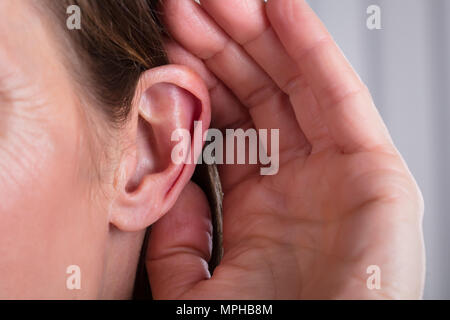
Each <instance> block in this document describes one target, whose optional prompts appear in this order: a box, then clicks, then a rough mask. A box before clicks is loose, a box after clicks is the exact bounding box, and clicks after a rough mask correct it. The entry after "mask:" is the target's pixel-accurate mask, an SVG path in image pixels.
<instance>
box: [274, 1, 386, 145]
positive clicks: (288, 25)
mask: <svg viewBox="0 0 450 320" xmlns="http://www.w3.org/2000/svg"><path fill="white" fill-rule="evenodd" d="M266 11H267V16H268V18H269V21H270V23H271V25H272V27H273V28H274V30H275V32H276V33H277V35H278V37H279V38H280V40H281V42H282V43H283V45H284V47H285V48H286V51H287V52H288V54H289V55H290V56H291V58H292V59H293V60H294V62H295V64H296V65H297V67H298V68H299V70H300V74H299V77H298V80H299V81H293V82H292V83H291V85H290V86H289V94H290V96H291V99H292V100H294V101H295V100H296V99H295V95H296V92H297V91H299V89H300V87H301V86H304V85H305V84H304V81H306V82H307V84H308V85H309V86H310V87H311V90H312V92H313V94H314V96H315V98H316V100H317V101H318V103H319V105H320V113H321V117H322V119H323V122H324V124H325V126H327V128H328V131H329V134H330V135H331V137H332V139H333V140H334V141H335V142H336V144H337V145H338V146H339V147H340V148H341V149H342V150H343V151H345V152H356V151H360V150H367V149H372V148H376V147H379V146H386V145H390V141H391V140H390V138H389V134H388V133H387V130H386V127H385V125H384V123H383V121H382V119H381V117H380V115H379V113H378V111H377V109H376V107H375V105H374V104H373V102H372V98H371V96H370V93H369V91H368V89H367V88H366V86H365V85H364V84H363V83H362V81H361V79H360V78H359V77H358V75H357V74H356V72H355V71H354V70H353V68H352V67H351V66H350V64H349V63H348V61H347V60H346V58H345V57H344V55H343V53H342V52H341V50H340V49H339V48H338V46H337V45H336V43H335V42H334V40H333V39H332V37H331V35H330V34H329V33H328V31H327V30H326V28H325V26H324V25H323V24H322V22H321V21H320V19H319V18H318V17H317V16H316V14H315V13H314V11H313V10H312V9H311V8H310V7H309V5H308V4H307V3H306V2H305V1H304V0H281V1H280V0H269V1H268V3H267V7H266Z"/></svg>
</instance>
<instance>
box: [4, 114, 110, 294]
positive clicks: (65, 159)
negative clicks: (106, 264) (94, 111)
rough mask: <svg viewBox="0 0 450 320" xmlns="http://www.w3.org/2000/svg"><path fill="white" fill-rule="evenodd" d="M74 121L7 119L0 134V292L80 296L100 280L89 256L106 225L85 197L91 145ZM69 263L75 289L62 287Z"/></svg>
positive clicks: (61, 117) (66, 117) (67, 117)
mask: <svg viewBox="0 0 450 320" xmlns="http://www.w3.org/2000/svg"><path fill="white" fill-rule="evenodd" d="M48 114H49V115H50V114H53V115H54V114H55V113H54V112H53V113H52V112H49V113H48ZM40 115H42V117H41V116H40ZM44 119H45V120H44ZM76 119H77V115H76V114H75V113H72V112H70V111H65V114H62V112H61V110H60V112H59V114H58V116H52V117H49V116H44V113H39V112H38V111H35V113H34V114H33V115H32V116H28V117H27V116H25V115H10V116H9V117H8V118H7V126H6V127H7V132H6V133H5V132H3V134H2V135H0V298H4V297H8V296H10V297H11V296H15V297H22V296H26V297H33V296H34V295H35V294H36V296H37V295H38V294H39V295H42V294H49V297H50V298H52V297H61V296H68V295H74V294H75V295H79V296H81V297H85V296H88V295H90V294H92V290H93V289H92V290H90V289H89V288H95V287H96V286H97V283H96V282H97V281H100V280H101V277H100V276H99V273H100V269H99V268H95V267H94V265H95V263H93V261H95V260H96V259H98V255H99V254H98V252H99V251H100V250H102V249H103V247H104V244H105V239H106V238H105V235H106V234H107V226H108V224H107V223H106V219H105V217H106V214H104V212H103V213H102V212H101V209H99V207H101V206H97V205H99V204H98V203H95V204H94V203H93V202H92V200H91V199H92V197H91V195H92V192H95V190H92V187H93V186H92V185H91V183H90V181H91V179H90V169H91V168H90V167H91V166H90V157H89V147H88V143H87V139H85V138H84V137H85V135H84V134H83V130H82V129H80V126H79V123H78V122H77V120H76ZM0 130H4V128H0ZM70 265H78V266H79V267H80V268H81V271H82V275H83V284H84V286H83V287H84V288H83V290H82V291H80V292H73V291H69V290H67V287H66V279H67V277H68V275H67V274H66V269H67V267H68V266H70Z"/></svg>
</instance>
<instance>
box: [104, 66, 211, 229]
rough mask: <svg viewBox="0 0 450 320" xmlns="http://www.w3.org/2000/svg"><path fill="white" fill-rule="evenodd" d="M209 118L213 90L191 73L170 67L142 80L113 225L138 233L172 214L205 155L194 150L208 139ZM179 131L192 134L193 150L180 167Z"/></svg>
mask: <svg viewBox="0 0 450 320" xmlns="http://www.w3.org/2000/svg"><path fill="white" fill-rule="evenodd" d="M210 118H211V111H210V102H209V93H208V89H207V88H206V86H205V84H204V82H203V80H202V79H201V78H200V77H199V76H198V75H197V74H196V73H194V72H193V71H191V70H190V69H189V68H187V67H185V66H181V65H166V66H162V67H157V68H154V69H151V70H148V71H146V72H145V73H144V74H143V75H142V76H141V78H140V80H139V83H138V86H137V89H136V93H135V98H134V102H133V111H132V116H131V119H130V125H129V126H128V128H127V131H128V133H127V136H128V137H129V138H130V139H129V141H131V145H130V146H129V147H128V148H127V149H126V151H125V152H124V155H123V156H122V158H121V160H120V165H119V169H118V172H117V174H116V180H115V183H114V185H115V195H116V196H115V198H114V200H113V204H112V206H111V210H110V216H109V218H110V223H112V224H113V225H114V226H115V227H117V228H118V229H120V230H123V231H138V230H142V229H145V228H146V227H148V226H149V225H151V224H153V223H154V222H156V221H157V220H158V219H159V218H160V217H161V216H163V215H164V214H165V213H166V212H167V211H169V210H170V208H171V207H172V206H173V205H174V203H175V201H176V199H177V198H178V196H179V194H180V193H181V191H182V190H183V188H184V187H185V186H186V184H187V183H188V182H189V180H190V178H191V176H192V174H193V172H194V169H195V159H197V158H198V156H199V155H200V153H201V151H202V150H201V148H190V146H193V145H194V139H195V137H198V136H200V137H203V135H204V133H205V131H206V130H207V129H208V127H209V124H210ZM194 123H196V124H197V125H194ZM180 131H183V132H189V133H190V134H189V140H190V141H185V142H187V143H188V144H189V146H188V147H189V148H190V149H189V151H192V152H186V154H184V155H181V156H183V157H185V160H186V161H181V162H180V161H174V159H173V149H174V148H175V147H176V145H178V144H179V140H176V139H174V138H173V137H174V136H176V134H174V133H175V132H180ZM172 140H175V141H172ZM202 141H203V139H202Z"/></svg>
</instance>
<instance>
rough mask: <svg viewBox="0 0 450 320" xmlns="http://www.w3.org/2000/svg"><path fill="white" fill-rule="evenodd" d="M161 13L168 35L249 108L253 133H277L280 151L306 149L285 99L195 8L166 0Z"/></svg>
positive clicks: (218, 29)
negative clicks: (268, 131)
mask: <svg viewBox="0 0 450 320" xmlns="http://www.w3.org/2000/svg"><path fill="white" fill-rule="evenodd" d="M165 13H166V14H165V16H166V25H167V26H168V28H169V31H170V33H171V35H172V36H173V37H174V38H175V39H176V40H177V42H179V43H180V44H181V45H182V46H183V47H185V48H186V49H187V50H189V51H190V52H192V53H193V54H194V55H196V56H197V57H199V58H201V59H202V60H204V62H205V65H206V66H207V67H208V68H209V70H211V71H212V72H213V73H214V74H215V75H216V76H217V78H219V79H221V80H222V81H223V83H224V84H225V85H226V86H227V87H228V88H230V89H231V90H232V91H233V93H234V94H235V95H236V96H237V97H238V98H239V100H240V101H241V102H242V103H243V105H245V106H247V107H248V108H249V113H250V115H251V117H252V119H253V123H254V124H255V127H256V128H257V129H260V128H265V129H279V130H280V150H283V149H289V148H291V147H295V148H299V146H301V147H305V146H306V145H307V140H306V139H305V137H304V135H303V134H302V132H301V130H300V127H299V126H298V123H297V121H295V115H294V113H293V110H292V108H291V106H290V102H289V98H288V97H287V95H285V94H284V93H283V92H282V91H281V90H280V89H279V88H278V86H277V85H276V84H275V83H274V82H273V80H272V79H271V78H270V77H269V76H268V75H267V74H266V73H265V72H264V71H263V70H262V69H261V68H260V67H259V66H258V65H257V63H256V62H255V61H254V60H253V59H252V58H251V57H250V56H249V55H248V54H247V53H246V52H245V51H244V50H243V49H242V47H241V46H239V45H238V44H236V43H235V42H234V41H232V40H231V39H230V37H228V36H227V35H226V33H224V32H223V30H222V29H221V28H220V27H219V26H217V24H216V23H215V22H214V21H213V20H212V19H211V18H210V17H209V16H208V15H207V14H206V13H205V12H204V11H203V9H202V8H201V7H200V6H199V5H198V4H196V3H195V2H194V1H179V0H169V1H166V2H165ZM187 17H189V18H188V19H189V21H186V19H187Z"/></svg>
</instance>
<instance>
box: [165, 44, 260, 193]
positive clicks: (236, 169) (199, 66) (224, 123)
mask: <svg viewBox="0 0 450 320" xmlns="http://www.w3.org/2000/svg"><path fill="white" fill-rule="evenodd" d="M165 48H166V51H167V53H168V55H169V59H170V61H171V62H172V63H176V64H182V65H185V66H188V67H190V68H191V69H192V70H194V71H195V72H197V73H198V74H199V75H200V76H201V77H202V79H203V80H204V81H205V83H206V85H207V87H208V90H209V93H210V98H211V113H212V116H211V119H212V123H211V126H212V127H213V128H218V129H221V130H222V131H223V133H226V129H243V130H247V129H251V128H254V126H253V121H252V120H251V118H250V115H249V114H248V111H247V110H246V109H245V107H243V106H242V104H241V103H240V102H239V100H238V99H237V98H236V97H235V96H234V95H233V93H232V92H230V90H229V89H228V88H227V87H226V86H225V85H224V84H223V83H222V81H220V80H219V79H217V78H216V77H215V76H214V75H213V74H212V73H211V72H210V71H209V70H208V68H206V66H205V65H204V63H203V62H202V61H201V60H200V59H199V58H197V57H195V56H193V55H192V54H191V53H190V52H188V51H186V50H185V49H184V48H182V47H181V46H180V45H178V44H177V43H175V42H173V41H170V42H169V41H168V42H166V44H165ZM224 147H225V146H224ZM235 151H236V149H235ZM225 154H226V150H224V155H225ZM234 154H236V153H234ZM259 168H260V166H259V165H237V164H227V165H219V167H218V169H219V172H220V176H221V183H222V187H223V189H224V190H225V191H227V190H229V189H231V188H232V187H233V186H234V185H235V184H237V183H239V182H240V181H241V180H243V179H245V177H248V176H251V175H252V174H255V173H257V172H258V170H259Z"/></svg>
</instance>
